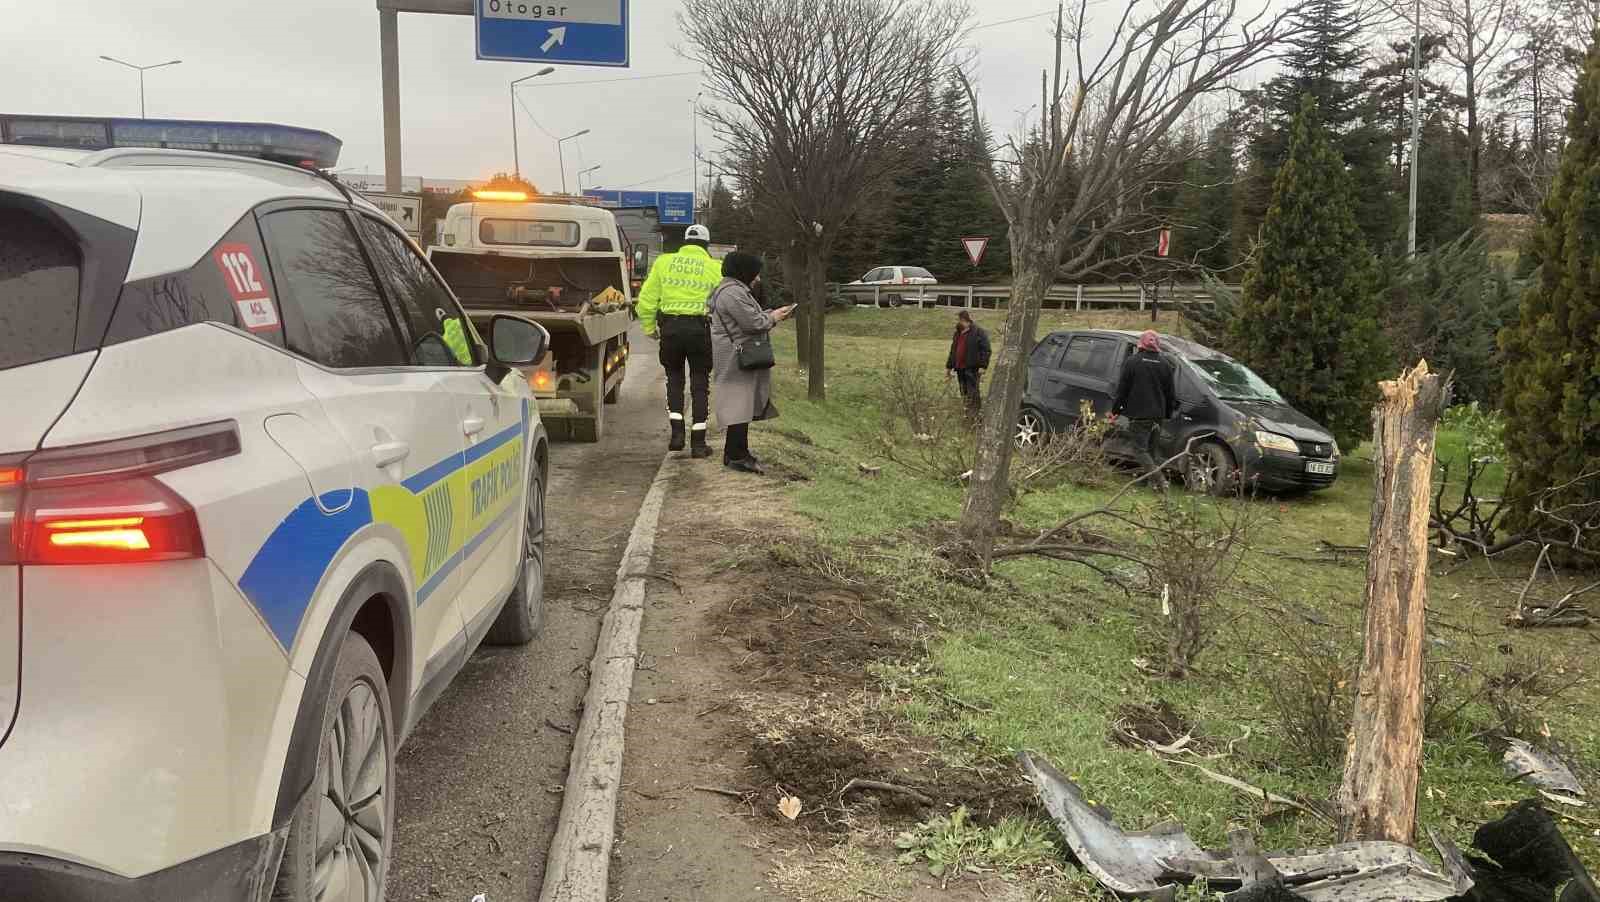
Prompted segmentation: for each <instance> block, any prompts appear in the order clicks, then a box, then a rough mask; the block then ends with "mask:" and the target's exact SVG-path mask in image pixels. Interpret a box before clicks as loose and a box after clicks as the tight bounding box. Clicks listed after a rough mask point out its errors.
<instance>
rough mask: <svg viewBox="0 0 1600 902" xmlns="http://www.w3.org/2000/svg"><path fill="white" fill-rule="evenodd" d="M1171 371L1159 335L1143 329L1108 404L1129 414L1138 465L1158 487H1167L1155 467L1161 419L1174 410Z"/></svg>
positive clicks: (1114, 412) (1119, 413)
mask: <svg viewBox="0 0 1600 902" xmlns="http://www.w3.org/2000/svg"><path fill="white" fill-rule="evenodd" d="M1174 375H1175V373H1174V371H1173V369H1172V364H1170V363H1168V362H1167V361H1166V360H1164V359H1162V357H1161V339H1160V338H1159V337H1158V336H1157V335H1156V333H1154V332H1150V331H1146V332H1145V333H1144V334H1143V335H1140V336H1139V349H1138V350H1137V351H1136V352H1135V353H1133V354H1131V355H1129V356H1128V359H1127V360H1126V361H1124V362H1123V364H1122V378H1121V380H1120V381H1118V383H1117V399H1116V401H1115V402H1113V403H1112V405H1111V415H1112V416H1114V417H1118V416H1125V417H1127V418H1128V420H1129V426H1128V436H1129V438H1130V439H1132V441H1133V448H1134V451H1135V452H1136V453H1137V454H1138V456H1139V467H1140V469H1142V470H1143V471H1144V472H1145V473H1151V474H1153V475H1152V476H1151V477H1150V479H1151V481H1152V482H1153V483H1154V484H1155V486H1156V488H1159V489H1165V488H1166V487H1167V477H1166V474H1164V473H1162V472H1160V471H1159V470H1158V469H1157V468H1158V467H1159V466H1160V462H1159V461H1158V460H1156V436H1157V435H1159V434H1160V431H1161V423H1162V422H1163V421H1164V420H1169V419H1171V418H1172V415H1173V414H1174V413H1175V412H1176V411H1177V407H1178V402H1177V391H1176V390H1175V389H1174V387H1173V377H1174Z"/></svg>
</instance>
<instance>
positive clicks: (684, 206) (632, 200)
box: [583, 188, 694, 225]
mask: <svg viewBox="0 0 1600 902" xmlns="http://www.w3.org/2000/svg"><path fill="white" fill-rule="evenodd" d="M583 194H584V196H585V197H592V198H594V199H595V200H598V201H599V202H600V206H602V207H622V208H625V209H639V208H641V207H655V208H656V221H657V222H660V223H661V224H662V225H693V224H694V194H693V193H692V192H689V191H606V190H603V189H600V188H591V189H589V190H588V191H585V192H583Z"/></svg>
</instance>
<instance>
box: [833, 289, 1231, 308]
mask: <svg viewBox="0 0 1600 902" xmlns="http://www.w3.org/2000/svg"><path fill="white" fill-rule="evenodd" d="M830 287H831V288H832V289H833V290H834V291H835V292H837V293H838V294H839V295H840V296H842V297H846V298H849V299H850V300H852V301H854V302H855V304H856V306H858V307H882V306H902V305H904V306H912V305H915V306H917V307H962V308H966V309H968V310H972V309H988V310H1000V309H1004V307H1005V306H1006V304H1008V303H1009V302H1010V300H1011V286H1010V285H835V286H830ZM1228 287H1229V288H1231V289H1233V290H1235V291H1237V290H1238V286H1236V285H1230V286H1228ZM1212 303H1213V302H1212V300H1211V295H1210V294H1208V293H1207V292H1206V290H1205V288H1204V287H1203V286H1201V285H1161V286H1157V287H1154V288H1148V287H1146V286H1143V285H1067V284H1056V285H1052V286H1050V290H1049V291H1047V292H1046V293H1045V297H1044V307H1045V309H1051V310H1129V309H1131V310H1148V309H1150V307H1151V306H1152V304H1154V305H1158V306H1161V307H1176V306H1179V305H1189V304H1194V305H1197V306H1202V307H1209V306H1211V304H1212Z"/></svg>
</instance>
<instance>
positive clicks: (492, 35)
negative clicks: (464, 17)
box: [474, 0, 628, 66]
mask: <svg viewBox="0 0 1600 902" xmlns="http://www.w3.org/2000/svg"><path fill="white" fill-rule="evenodd" d="M474 6H475V9H474V14H475V15H474V18H475V19H476V20H477V21H476V24H477V33H478V59H481V60H507V61H511V62H528V63H565V64H566V65H569V66H626V65H628V0H561V2H559V3H550V2H544V3H539V2H534V0H476V2H475V4H474Z"/></svg>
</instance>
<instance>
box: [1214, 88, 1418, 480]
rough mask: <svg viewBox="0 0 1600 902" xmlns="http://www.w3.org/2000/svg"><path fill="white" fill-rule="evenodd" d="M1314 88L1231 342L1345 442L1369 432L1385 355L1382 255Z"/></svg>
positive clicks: (1295, 131)
mask: <svg viewBox="0 0 1600 902" xmlns="http://www.w3.org/2000/svg"><path fill="white" fill-rule="evenodd" d="M1319 122H1320V120H1319V118H1318V113H1317V105H1316V101H1315V100H1313V99H1312V98H1311V97H1310V96H1307V97H1306V98H1305V99H1304V100H1303V101H1302V104H1301V107H1300V114H1299V115H1298V116H1296V117H1295V120H1294V123H1293V126H1292V128H1291V130H1290V141H1289V153H1288V158H1287V159H1286V160H1285V161H1284V163H1283V166H1282V167H1281V168H1280V169H1279V170H1278V177H1277V179H1276V181H1275V182H1274V185H1273V192H1272V206H1271V207H1269V208H1268V210H1267V216H1266V221H1265V222H1264V223H1263V224H1262V229H1261V243H1260V245H1259V246H1258V248H1257V254H1256V258H1255V262H1254V263H1253V264H1252V265H1251V267H1250V269H1249V271H1248V272H1247V273H1246V274H1245V277H1244V285H1243V292H1242V295H1241V297H1240V300H1239V305H1238V309H1237V315H1236V316H1235V317H1234V320H1233V323H1232V324H1231V328H1230V329H1229V336H1230V341H1229V347H1230V349H1231V350H1232V352H1233V353H1234V355H1235V356H1237V357H1239V358H1240V359H1242V360H1243V361H1244V362H1245V363H1247V364H1249V365H1250V367H1251V368H1253V369H1255V370H1256V372H1258V373H1259V374H1260V375H1261V376H1262V377H1263V378H1264V379H1266V380H1267V381H1268V382H1270V383H1272V384H1273V385H1274V386H1275V387H1277V389H1278V390H1279V391H1280V392H1282V393H1283V394H1284V396H1285V397H1286V398H1287V399H1288V400H1289V402H1290V403H1292V404H1293V405H1294V406H1296V407H1297V408H1299V409H1300V410H1302V411H1304V412H1305V413H1306V414H1308V415H1310V416H1311V417H1313V418H1314V419H1316V420H1318V421H1319V422H1321V423H1322V424H1323V425H1324V426H1327V427H1328V428H1329V429H1331V430H1332V431H1333V434H1334V437H1335V438H1337V439H1338V440H1339V443H1340V444H1341V445H1342V446H1344V447H1345V448H1346V449H1350V448H1354V447H1355V446H1356V445H1357V444H1359V443H1360V441H1362V440H1364V439H1366V438H1368V437H1369V436H1370V435H1371V432H1372V404H1373V402H1374V401H1375V400H1376V399H1377V381H1378V379H1379V378H1380V375H1381V371H1382V369H1383V367H1384V363H1385V361H1386V358H1387V355H1386V353H1385V348H1384V343H1383V338H1382V335H1381V332H1380V330H1379V327H1378V291H1377V288H1376V278H1375V263H1374V260H1373V257H1372V254H1371V253H1370V252H1369V251H1368V250H1367V247H1366V245H1365V243H1364V242H1363V241H1362V235H1361V229H1360V227H1359V226H1358V225H1357V223H1356V216H1355V203H1354V201H1355V199H1354V197H1353V196H1352V190H1353V189H1352V187H1351V181H1350V177H1349V175H1348V174H1347V173H1346V172H1345V169H1344V163H1343V161H1342V160H1341V159H1340V156H1339V153H1338V151H1336V150H1335V149H1334V147H1333V145H1332V143H1331V142H1330V141H1329V138H1328V135H1327V134H1326V132H1324V131H1323V129H1322V128H1321V126H1320V125H1319Z"/></svg>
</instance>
